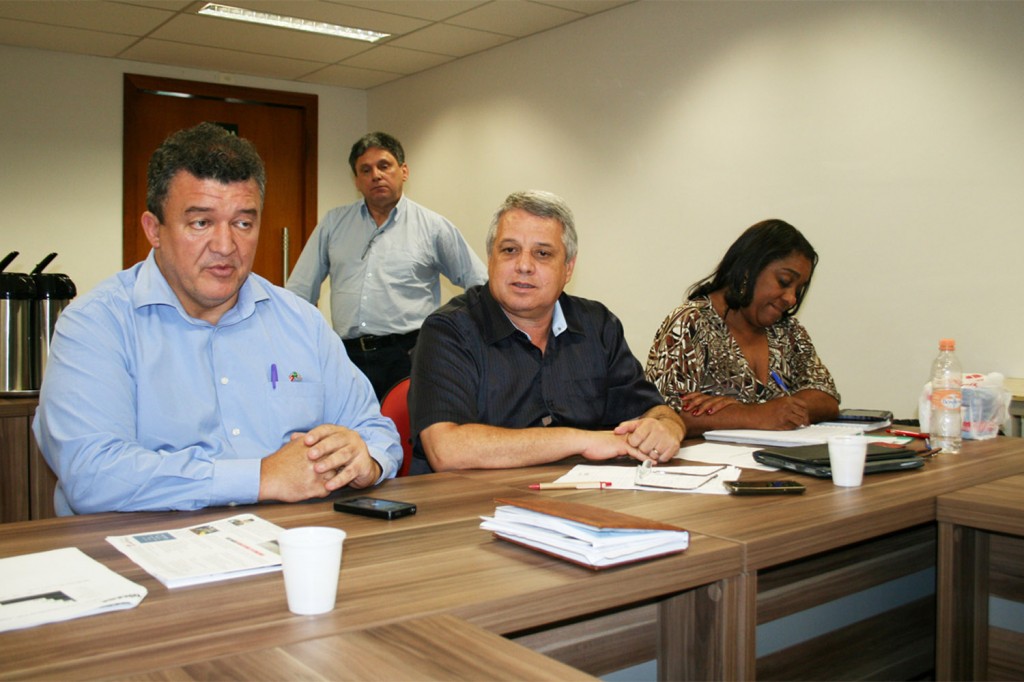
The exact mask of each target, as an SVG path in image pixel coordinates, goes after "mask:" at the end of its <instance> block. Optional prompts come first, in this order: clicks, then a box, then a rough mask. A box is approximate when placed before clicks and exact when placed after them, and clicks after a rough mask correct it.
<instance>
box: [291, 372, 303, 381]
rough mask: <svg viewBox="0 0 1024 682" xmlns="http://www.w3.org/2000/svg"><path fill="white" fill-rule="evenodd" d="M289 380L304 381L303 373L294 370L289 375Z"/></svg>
mask: <svg viewBox="0 0 1024 682" xmlns="http://www.w3.org/2000/svg"><path fill="white" fill-rule="evenodd" d="M288 381H302V375H301V374H299V373H298V372H292V373H291V374H289V375H288Z"/></svg>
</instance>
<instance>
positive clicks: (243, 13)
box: [199, 2, 391, 43]
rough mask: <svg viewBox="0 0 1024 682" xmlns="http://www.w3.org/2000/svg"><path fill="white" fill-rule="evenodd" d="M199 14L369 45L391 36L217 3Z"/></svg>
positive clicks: (209, 3) (207, 4)
mask: <svg viewBox="0 0 1024 682" xmlns="http://www.w3.org/2000/svg"><path fill="white" fill-rule="evenodd" d="M199 14H203V15H206V16H213V17H220V18H221V19H233V20H235V21H247V22H249V23H252V24H263V25H265V26H275V27H277V28H290V29H293V30H296V31H307V32H309V33H320V34H323V35H329V36H335V37H338V38H349V39H351V40H362V41H365V42H368V43H375V42H377V41H378V40H380V39H382V38H387V37H388V36H390V35H391V34H389V33H380V32H378V31H368V30H366V29H361V28H352V27H349V26H339V25H338V24H329V23H327V22H325V21H313V20H311V19H300V18H299V17H289V16H286V15H283V14H271V13H270V12H258V11H256V10H251V9H242V8H241V7H232V6H230V5H221V4H219V3H215V2H208V3H206V4H205V5H203V7H202V8H201V9H200V10H199Z"/></svg>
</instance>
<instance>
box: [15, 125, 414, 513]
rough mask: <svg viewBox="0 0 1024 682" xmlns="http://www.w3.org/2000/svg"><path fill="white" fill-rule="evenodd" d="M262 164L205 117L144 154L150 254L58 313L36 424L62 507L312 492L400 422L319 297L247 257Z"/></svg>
mask: <svg viewBox="0 0 1024 682" xmlns="http://www.w3.org/2000/svg"><path fill="white" fill-rule="evenodd" d="M264 186H265V174H264V170H263V162H262V161H261V160H260V158H259V156H258V155H257V154H256V150H255V148H253V146H252V145H251V144H250V143H249V142H247V141H245V140H243V139H240V138H238V137H235V136H234V135H232V134H230V133H228V132H227V131H225V130H223V129H222V128H220V127H219V126H216V125H214V124H210V123H203V124H200V125H199V126H196V127H195V128H191V129H189V130H184V131H180V132H178V133H175V134H174V135H172V136H171V137H169V138H168V139H167V140H166V141H165V142H164V143H163V145H162V146H161V147H160V148H159V149H157V151H156V152H154V154H153V157H152V159H151V160H150V164H149V189H148V196H147V208H148V210H147V211H146V213H145V214H143V216H142V227H143V230H144V231H145V234H146V237H147V239H148V240H149V242H150V244H152V246H153V248H152V250H151V251H150V254H149V256H148V258H147V259H146V260H145V261H143V262H142V263H139V264H137V265H135V266H134V267H132V268H130V269H128V270H125V271H123V272H120V273H118V274H116V275H114V276H113V277H111V278H109V279H107V280H106V281H104V282H102V283H101V284H99V285H98V286H97V287H96V288H95V289H93V290H92V291H91V292H89V293H88V294H87V295H85V296H83V297H81V298H79V299H78V300H77V301H75V302H74V303H73V304H72V305H71V306H69V307H68V308H67V309H66V310H65V311H64V312H63V313H62V314H61V316H60V318H59V319H58V322H57V325H56V329H55V332H54V338H53V343H52V346H51V350H50V357H49V360H48V362H47V367H46V375H45V377H44V379H43V385H42V389H41V391H40V396H39V409H38V410H37V412H36V418H35V421H34V423H33V432H34V433H35V436H36V440H37V442H38V443H39V447H40V449H41V450H42V452H43V456H44V457H45V458H46V461H47V462H48V463H49V465H50V467H51V468H52V469H53V471H54V472H55V473H56V474H57V478H58V483H57V490H56V493H55V499H54V503H55V506H56V509H57V512H58V513H59V514H61V515H68V514H75V513H92V512H100V511H140V510H166V509H198V508H202V507H207V506H214V505H228V504H248V503H254V502H257V501H263V500H276V501H282V502H296V501H301V500H306V499H312V498H321V497H326V496H327V495H329V494H330V493H332V492H333V491H335V490H338V489H339V488H342V487H344V486H352V487H354V488H365V487H368V486H371V485H374V484H376V483H379V482H381V481H383V480H384V479H387V478H391V477H393V476H394V475H395V473H396V471H397V469H398V466H399V465H400V463H401V460H402V451H401V446H400V444H399V439H398V434H397V432H396V431H395V428H394V425H393V424H392V423H391V421H390V420H388V419H386V418H384V417H382V416H381V414H380V409H379V406H378V404H377V401H376V400H375V399H374V395H373V392H372V388H371V386H370V383H369V382H368V381H367V380H366V377H364V376H363V375H362V373H360V372H359V371H358V370H357V369H356V368H355V367H354V366H353V365H352V363H351V362H350V361H349V359H348V357H347V356H346V354H345V350H344V348H343V347H342V344H341V342H340V341H339V340H338V337H337V335H336V334H335V333H334V332H333V331H332V330H331V329H330V327H329V326H328V325H327V324H326V322H325V321H324V319H323V316H322V315H321V314H320V312H319V311H318V310H317V309H316V308H314V307H313V306H310V305H309V304H308V303H306V302H304V301H302V300H300V299H298V298H297V297H296V296H294V295H293V294H291V293H289V292H287V291H285V290H284V289H281V288H279V287H275V286H274V285H272V284H271V283H270V282H268V281H267V280H265V279H263V278H262V277H260V276H258V275H255V274H253V273H252V272H251V270H252V262H253V258H254V256H255V253H256V244H257V239H258V237H259V227H260V215H261V212H262V209H263V196H264Z"/></svg>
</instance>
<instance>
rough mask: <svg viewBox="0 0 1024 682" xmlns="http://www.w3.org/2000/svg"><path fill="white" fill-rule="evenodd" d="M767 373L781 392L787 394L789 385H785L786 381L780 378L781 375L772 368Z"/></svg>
mask: <svg viewBox="0 0 1024 682" xmlns="http://www.w3.org/2000/svg"><path fill="white" fill-rule="evenodd" d="M768 374H769V375H770V376H771V378H772V379H773V380H774V381H775V383H777V384H778V385H779V388H781V389H782V392H783V393H785V394H786V395H789V386H787V385H786V382H785V381H783V380H782V377H780V376H779V373H778V372H776V371H775V370H772V371H771V372H768Z"/></svg>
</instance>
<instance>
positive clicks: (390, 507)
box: [334, 497, 416, 519]
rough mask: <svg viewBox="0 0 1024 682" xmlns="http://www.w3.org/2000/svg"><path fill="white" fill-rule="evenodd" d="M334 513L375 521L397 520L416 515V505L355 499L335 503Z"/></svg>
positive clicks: (395, 501)
mask: <svg viewBox="0 0 1024 682" xmlns="http://www.w3.org/2000/svg"><path fill="white" fill-rule="evenodd" d="M334 511H339V512H345V513H346V514H361V515H362V516H372V517H374V518H375V519H397V518H400V517H402V516H411V515H412V514H415V513H416V505H415V504H409V503H408V502H398V501H397V500H381V499H379V498H376V497H353V498H352V499H350V500H338V501H337V502H335V503H334Z"/></svg>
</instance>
